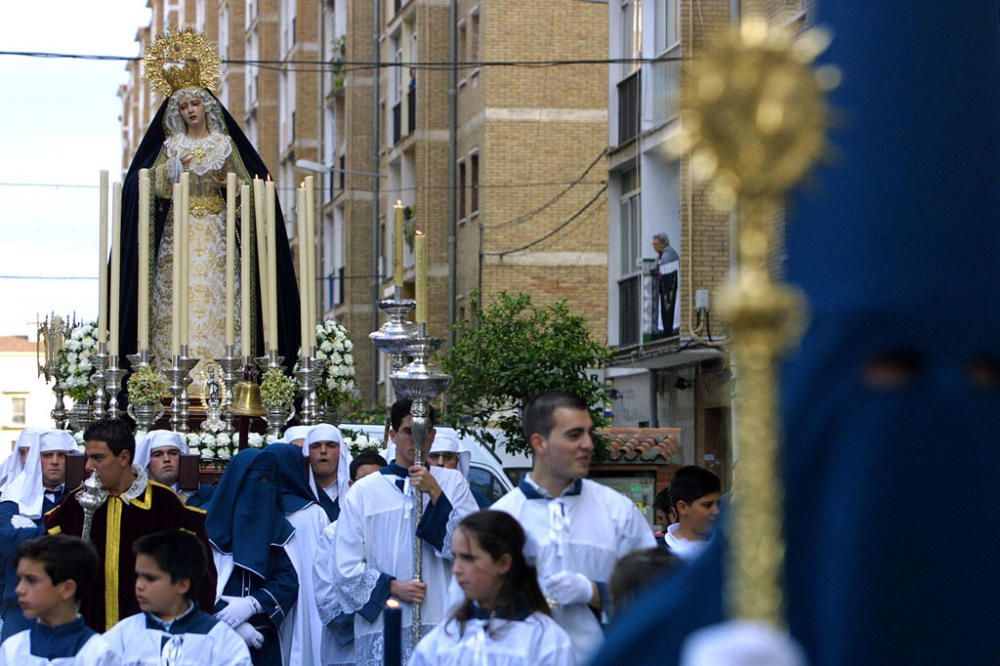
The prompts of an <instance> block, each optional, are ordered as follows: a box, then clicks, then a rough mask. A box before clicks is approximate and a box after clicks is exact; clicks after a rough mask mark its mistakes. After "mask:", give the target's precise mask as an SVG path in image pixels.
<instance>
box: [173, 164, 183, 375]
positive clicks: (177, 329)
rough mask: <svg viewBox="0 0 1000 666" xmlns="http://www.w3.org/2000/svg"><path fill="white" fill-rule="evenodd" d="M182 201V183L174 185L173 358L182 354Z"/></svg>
mask: <svg viewBox="0 0 1000 666" xmlns="http://www.w3.org/2000/svg"><path fill="white" fill-rule="evenodd" d="M180 201H181V185H180V183H174V191H173V202H174V218H173V224H174V228H173V232H174V256H173V271H172V274H171V283H170V286H171V292H172V299H171V302H170V354H171V355H172V356H177V355H179V354H180V353H181V257H180V248H179V241H180V235H181V224H182V223H183V220H184V216H183V215H182V214H181V207H180Z"/></svg>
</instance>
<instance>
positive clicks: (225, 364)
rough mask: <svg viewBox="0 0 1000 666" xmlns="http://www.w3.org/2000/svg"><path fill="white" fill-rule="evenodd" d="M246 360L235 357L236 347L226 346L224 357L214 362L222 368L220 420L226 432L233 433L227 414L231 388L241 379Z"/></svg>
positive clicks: (228, 413)
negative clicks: (222, 393)
mask: <svg viewBox="0 0 1000 666" xmlns="http://www.w3.org/2000/svg"><path fill="white" fill-rule="evenodd" d="M247 360H248V359H247V358H246V357H244V356H237V355H236V345H226V355H225V356H223V357H222V358H217V359H215V361H216V362H217V363H218V364H219V366H220V367H222V385H223V387H224V389H225V390H224V395H223V396H222V420H223V422H224V423H225V424H226V432H228V433H232V432H234V431H235V430H234V427H233V415H232V414H231V413H230V412H229V406H230V405H232V403H233V386H235V385H236V382H238V381H239V380H240V379H242V378H243V368H244V367H246V364H247Z"/></svg>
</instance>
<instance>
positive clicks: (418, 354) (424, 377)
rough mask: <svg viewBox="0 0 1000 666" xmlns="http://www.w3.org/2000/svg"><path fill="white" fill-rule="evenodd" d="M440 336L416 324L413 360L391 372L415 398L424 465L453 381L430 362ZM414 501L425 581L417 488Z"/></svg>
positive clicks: (400, 389)
mask: <svg viewBox="0 0 1000 666" xmlns="http://www.w3.org/2000/svg"><path fill="white" fill-rule="evenodd" d="M443 342H444V341H443V340H441V339H440V338H432V337H429V336H428V335H427V324H425V323H421V324H419V325H418V327H417V335H416V336H415V337H413V338H411V340H410V341H409V343H408V344H407V345H405V346H404V347H403V353H404V354H406V355H407V356H411V357H413V360H412V361H411V362H410V363H408V364H406V365H405V366H403V367H402V368H401V369H399V370H398V371H396V372H394V373H392V375H391V376H390V378H391V379H392V386H393V388H394V389H395V391H396V395H397V396H398V397H399V398H409V399H410V400H412V401H413V404H412V406H411V407H410V415H411V416H412V419H413V423H412V428H413V443H414V452H415V458H414V464H416V465H423V464H424V461H423V446H424V440H425V438H426V437H427V433H428V432H429V431H430V428H431V422H430V411H431V405H430V403H431V401H432V400H434V398H436V397H437V396H438V395H440V394H441V393H443V392H444V391H445V390H446V389H447V388H448V385H449V384H450V383H451V375H448V374H445V373H444V372H442V371H441V370H440V369H439V368H438V366H437V365H435V364H433V363H431V362H430V360H429V359H430V356H431V355H432V354H433V353H434V352H435V351H437V350H438V349H439V348H440V347H441V345H442V344H443ZM413 492H414V502H413V528H414V535H413V574H414V578H415V579H416V580H423V544H421V542H420V539H419V538H418V537H417V536H416V528H417V525H418V524H419V523H420V519H421V517H422V515H423V506H424V505H423V496H422V494H421V493H419V492H418V491H416V490H414V491H413ZM411 630H412V635H411V649H413V648H416V645H417V643H418V642H420V637H421V634H422V631H421V607H420V605H419V604H417V605H414V607H413V626H412V627H411Z"/></svg>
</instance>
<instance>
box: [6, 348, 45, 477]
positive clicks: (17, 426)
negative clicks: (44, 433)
mask: <svg viewBox="0 0 1000 666" xmlns="http://www.w3.org/2000/svg"><path fill="white" fill-rule="evenodd" d="M3 341H4V342H5V343H6V342H8V341H13V343H23V345H22V344H17V348H19V347H21V346H27V347H29V348H30V351H3V352H0V460H2V459H3V458H6V457H7V455H8V454H9V453H10V451H11V450H12V449H13V447H14V443H15V442H16V441H17V436H18V435H19V434H20V433H21V431H22V430H24V427H25V426H34V427H36V428H51V427H53V423H52V419H51V417H50V416H49V412H50V411H51V410H52V408H53V407H54V406H55V396H54V394H53V393H52V390H51V387H50V386H49V385H48V384H46V383H45V380H44V378H43V377H40V376H39V375H38V362H37V359H36V357H35V351H34V345H35V343H34V342H33V341H27V340H19V339H12V338H5V339H3ZM4 347H5V348H12V347H13V345H8V344H4ZM15 399H23V400H24V420H23V422H20V419H19V418H15V416H14V408H13V404H14V403H13V401H14V400H15Z"/></svg>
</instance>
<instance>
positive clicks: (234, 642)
mask: <svg viewBox="0 0 1000 666" xmlns="http://www.w3.org/2000/svg"><path fill="white" fill-rule="evenodd" d="M133 550H134V551H135V573H136V579H135V596H136V600H137V601H138V602H139V608H141V609H142V612H141V613H136V614H135V615H132V616H130V617H127V618H125V619H124V620H122V621H121V622H119V623H118V624H116V625H115V626H114V627H112V628H111V629H110V630H109V631H108V632H107V633H106V634H104V638H105V639H106V640H107V641H108V643H109V644H110V645H111V647H112V648H113V649H114V650H115V651H116V652H118V653H119V654H120V655H121V656H122V664H123V665H128V666H159V664H178V665H180V664H215V665H216V666H250V664H251V661H250V651H249V650H248V649H247V646H246V644H245V643H244V641H243V639H242V638H240V637H239V635H237V633H236V632H235V631H233V630H232V629H231V628H230V627H229V625H227V624H226V623H225V622H222V621H220V620H218V619H216V618H215V617H213V616H211V615H209V614H208V613H206V612H205V611H203V610H201V609H200V608H198V606H197V605H196V604H195V603H194V599H193V598H194V591H195V590H196V589H198V583H199V582H200V581H201V579H202V578H203V577H204V575H205V569H206V568H207V567H208V556H207V555H206V553H205V547H204V546H202V544H201V542H200V541H199V540H198V538H197V537H196V536H194V535H193V534H189V533H188V532H184V531H181V530H169V531H166V532H157V533H155V534H148V535H146V536H144V537H142V538H140V539H138V540H137V541H136V542H135V544H134V545H133Z"/></svg>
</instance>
